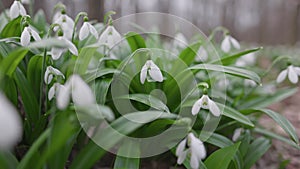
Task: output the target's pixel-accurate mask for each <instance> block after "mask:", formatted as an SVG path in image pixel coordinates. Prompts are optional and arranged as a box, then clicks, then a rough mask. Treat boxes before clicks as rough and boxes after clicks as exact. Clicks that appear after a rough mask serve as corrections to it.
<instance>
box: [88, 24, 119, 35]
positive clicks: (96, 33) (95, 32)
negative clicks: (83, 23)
mask: <svg viewBox="0 0 300 169" xmlns="http://www.w3.org/2000/svg"><path fill="white" fill-rule="evenodd" d="M88 25H89V29H90V32H91V34H92V35H93V36H94V37H95V38H96V39H98V36H99V34H98V32H97V30H96V28H95V27H94V26H93V25H91V24H90V23H88ZM120 36H121V35H120Z"/></svg>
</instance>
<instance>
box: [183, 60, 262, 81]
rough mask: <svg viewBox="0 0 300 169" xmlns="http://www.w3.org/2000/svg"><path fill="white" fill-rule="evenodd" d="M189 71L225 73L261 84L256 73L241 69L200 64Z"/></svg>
mask: <svg viewBox="0 0 300 169" xmlns="http://www.w3.org/2000/svg"><path fill="white" fill-rule="evenodd" d="M189 69H190V70H207V71H217V72H224V73H226V74H230V75H233V76H237V77H242V78H245V79H251V80H253V81H255V82H256V83H258V84H260V83H261V80H260V77H259V76H258V75H257V74H256V73H254V72H252V71H249V70H245V69H240V68H237V67H230V66H222V65H213V64H198V65H194V66H192V67H189Z"/></svg>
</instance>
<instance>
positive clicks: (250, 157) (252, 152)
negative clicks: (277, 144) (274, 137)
mask: <svg viewBox="0 0 300 169" xmlns="http://www.w3.org/2000/svg"><path fill="white" fill-rule="evenodd" d="M270 147H271V143H270V141H269V140H268V139H266V138H263V137H260V138H258V139H256V140H254V141H253V142H252V143H251V145H250V147H249V149H248V150H249V151H248V152H247V154H246V155H245V158H244V162H245V164H244V169H250V168H251V167H252V166H253V164H255V162H256V161H257V160H259V159H260V158H261V156H262V155H264V154H265V153H266V152H267V151H268V149H269V148H270Z"/></svg>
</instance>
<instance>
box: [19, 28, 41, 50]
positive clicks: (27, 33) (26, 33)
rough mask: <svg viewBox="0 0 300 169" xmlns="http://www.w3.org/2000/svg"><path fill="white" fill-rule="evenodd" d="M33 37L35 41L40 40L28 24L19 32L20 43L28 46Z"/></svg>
mask: <svg viewBox="0 0 300 169" xmlns="http://www.w3.org/2000/svg"><path fill="white" fill-rule="evenodd" d="M31 37H33V39H34V40H35V41H39V40H41V37H40V35H39V34H38V33H37V32H36V31H35V30H34V29H33V28H31V27H30V26H26V27H25V28H24V30H23V32H22V34H21V40H20V41H21V45H22V46H28V45H29V44H30V39H31Z"/></svg>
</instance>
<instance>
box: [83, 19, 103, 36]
mask: <svg viewBox="0 0 300 169" xmlns="http://www.w3.org/2000/svg"><path fill="white" fill-rule="evenodd" d="M89 33H91V34H92V35H93V36H94V37H95V38H96V39H97V38H98V36H99V35H98V32H97V30H96V28H95V27H94V26H93V25H92V24H90V23H89V22H87V21H85V22H84V23H83V25H82V27H81V28H80V31H79V40H84V39H85V38H87V37H88V36H89Z"/></svg>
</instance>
